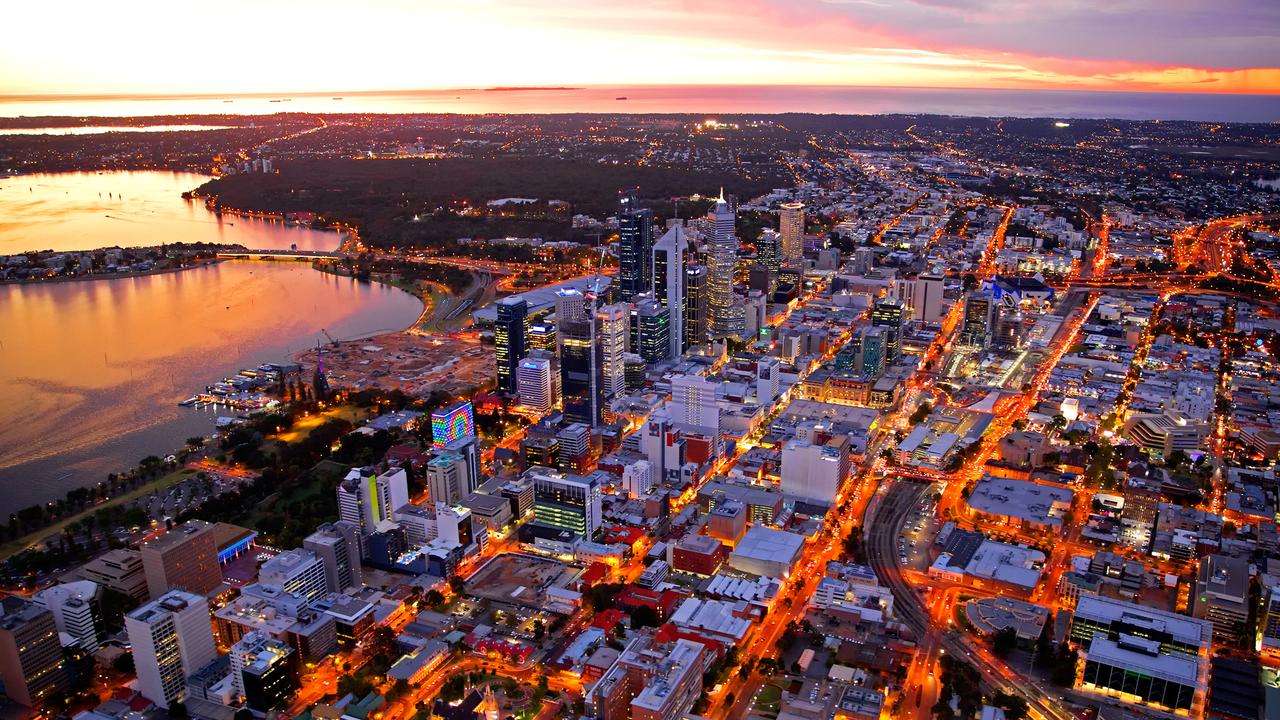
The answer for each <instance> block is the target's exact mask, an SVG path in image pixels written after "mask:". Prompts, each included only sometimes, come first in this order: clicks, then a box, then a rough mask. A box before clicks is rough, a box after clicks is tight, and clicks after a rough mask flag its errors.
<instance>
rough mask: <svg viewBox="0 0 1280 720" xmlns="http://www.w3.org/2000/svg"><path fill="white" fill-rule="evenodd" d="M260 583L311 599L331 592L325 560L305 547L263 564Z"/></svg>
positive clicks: (287, 552)
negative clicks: (326, 576)
mask: <svg viewBox="0 0 1280 720" xmlns="http://www.w3.org/2000/svg"><path fill="white" fill-rule="evenodd" d="M258 582H260V583H262V584H263V585H273V586H275V587H278V588H280V589H281V590H284V591H285V592H290V593H297V594H299V595H301V596H303V597H305V598H307V599H308V600H315V599H316V598H318V597H320V596H321V595H324V594H325V593H326V592H328V582H327V580H326V578H325V568H324V560H322V559H321V557H320V556H319V555H317V554H316V553H315V552H313V551H311V550H307V549H305V548H300V549H295V550H288V551H286V552H282V553H280V554H279V555H277V556H275V557H273V558H271V559H270V560H268V561H267V562H265V563H263V565H262V567H261V568H259V570H258Z"/></svg>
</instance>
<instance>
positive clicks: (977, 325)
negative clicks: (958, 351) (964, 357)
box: [960, 290, 996, 348]
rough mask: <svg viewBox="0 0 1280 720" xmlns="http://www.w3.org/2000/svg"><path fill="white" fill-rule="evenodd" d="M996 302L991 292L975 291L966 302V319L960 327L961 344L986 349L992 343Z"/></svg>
mask: <svg viewBox="0 0 1280 720" xmlns="http://www.w3.org/2000/svg"><path fill="white" fill-rule="evenodd" d="M995 316H996V301H995V298H994V297H993V296H992V294H991V291H990V290H975V291H974V292H972V293H970V294H969V296H968V297H967V298H965V301H964V319H963V322H962V324H961V326H960V344H962V345H969V346H971V347H980V348H985V347H987V346H988V345H989V344H990V343H991V331H992V330H993V329H994V325H995Z"/></svg>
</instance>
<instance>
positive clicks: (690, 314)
mask: <svg viewBox="0 0 1280 720" xmlns="http://www.w3.org/2000/svg"><path fill="white" fill-rule="evenodd" d="M684 277H685V286H684V291H685V297H684V339H685V342H684V347H685V349H688V348H691V347H694V346H697V345H702V344H704V343H706V342H707V268H706V266H705V265H689V266H687V267H686V268H685V270H684Z"/></svg>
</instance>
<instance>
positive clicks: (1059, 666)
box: [1049, 642, 1080, 687]
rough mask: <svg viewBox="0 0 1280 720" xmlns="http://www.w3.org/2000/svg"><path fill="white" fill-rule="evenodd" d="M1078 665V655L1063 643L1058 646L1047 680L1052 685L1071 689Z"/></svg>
mask: <svg viewBox="0 0 1280 720" xmlns="http://www.w3.org/2000/svg"><path fill="white" fill-rule="evenodd" d="M1079 664H1080V655H1079V654H1078V653H1077V652H1076V651H1075V649H1073V648H1072V647H1071V646H1069V645H1067V644H1066V643H1065V642H1064V643H1062V644H1060V645H1059V646H1058V655H1057V657H1056V658H1055V659H1054V663H1053V671H1052V672H1051V673H1050V674H1049V679H1050V680H1052V681H1053V684H1054V685H1061V686H1062V687H1071V686H1072V685H1074V684H1075V682H1076V666H1077V665H1079Z"/></svg>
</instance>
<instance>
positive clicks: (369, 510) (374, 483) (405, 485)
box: [337, 468, 409, 533]
mask: <svg viewBox="0 0 1280 720" xmlns="http://www.w3.org/2000/svg"><path fill="white" fill-rule="evenodd" d="M337 492H338V517H339V519H341V520H345V521H347V522H349V523H353V524H355V525H357V526H359V527H360V529H361V530H362V531H363V532H365V533H370V532H373V530H374V528H376V527H377V526H378V523H380V522H382V521H383V520H390V519H391V514H392V513H393V512H395V511H396V510H399V509H400V508H402V507H404V506H405V505H408V504H409V476H408V474H407V473H405V471H404V470H403V469H401V468H394V469H391V470H388V471H386V472H384V473H382V474H381V475H374V474H373V472H372V471H369V470H361V469H360V468H356V469H354V470H352V471H351V472H349V473H347V476H346V477H345V478H343V480H342V482H340V483H338V491H337Z"/></svg>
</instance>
